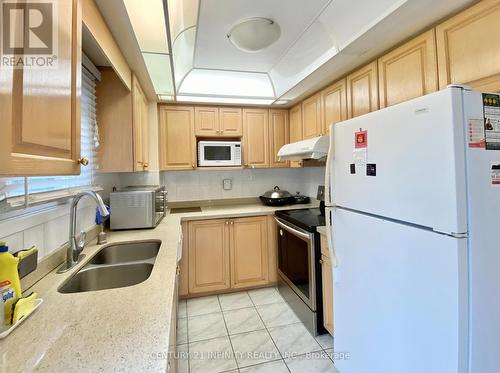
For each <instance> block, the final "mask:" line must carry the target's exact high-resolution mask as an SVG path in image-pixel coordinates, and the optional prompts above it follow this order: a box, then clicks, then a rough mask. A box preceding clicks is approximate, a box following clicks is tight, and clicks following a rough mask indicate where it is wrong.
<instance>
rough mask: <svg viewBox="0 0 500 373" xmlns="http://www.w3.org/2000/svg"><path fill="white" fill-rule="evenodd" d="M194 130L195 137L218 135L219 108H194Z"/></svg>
mask: <svg viewBox="0 0 500 373" xmlns="http://www.w3.org/2000/svg"><path fill="white" fill-rule="evenodd" d="M194 128H195V134H196V136H212V137H215V136H218V135H219V131H220V130H219V108H217V107H212V106H196V107H195V108H194Z"/></svg>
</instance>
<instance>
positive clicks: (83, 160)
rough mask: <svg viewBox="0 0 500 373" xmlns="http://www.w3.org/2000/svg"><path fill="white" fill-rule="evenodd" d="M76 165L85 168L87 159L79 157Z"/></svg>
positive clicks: (87, 162)
mask: <svg viewBox="0 0 500 373" xmlns="http://www.w3.org/2000/svg"><path fill="white" fill-rule="evenodd" d="M78 163H79V164H81V165H82V166H87V165H88V164H89V159H88V158H87V157H85V156H84V157H81V158H79V159H78Z"/></svg>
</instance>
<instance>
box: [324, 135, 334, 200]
mask: <svg viewBox="0 0 500 373" xmlns="http://www.w3.org/2000/svg"><path fill="white" fill-rule="evenodd" d="M334 132H335V126H334V125H330V142H329V145H328V156H327V157H326V169H325V205H326V206H331V205H332V192H331V182H330V175H331V172H330V168H331V164H332V160H333V139H334Z"/></svg>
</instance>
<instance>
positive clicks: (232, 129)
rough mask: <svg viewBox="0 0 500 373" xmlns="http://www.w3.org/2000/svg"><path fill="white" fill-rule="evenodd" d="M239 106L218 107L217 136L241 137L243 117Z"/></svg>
mask: <svg viewBox="0 0 500 373" xmlns="http://www.w3.org/2000/svg"><path fill="white" fill-rule="evenodd" d="M242 115H243V114H242V110H241V109H240V108H231V107H221V108H219V123H220V126H219V129H220V133H219V136H223V137H241V136H243V118H242Z"/></svg>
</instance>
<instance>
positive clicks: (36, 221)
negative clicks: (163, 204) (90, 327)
mask: <svg viewBox="0 0 500 373" xmlns="http://www.w3.org/2000/svg"><path fill="white" fill-rule="evenodd" d="M324 172H325V169H324V167H311V168H295V169H289V168H284V169H253V170H236V171H235V170H232V171H220V170H218V171H210V170H203V171H164V172H138V173H121V174H118V173H116V174H100V175H98V176H97V178H96V183H98V184H99V185H101V186H102V187H103V189H104V191H103V192H101V195H102V196H103V197H104V198H107V197H108V196H109V193H110V191H111V190H112V188H113V187H117V188H120V187H124V186H127V185H152V184H161V185H165V187H166V189H167V191H168V198H169V201H172V202H178V201H194V200H215V199H225V198H228V199H229V198H249V197H258V196H260V195H261V194H263V193H264V192H266V191H267V190H270V189H272V188H273V187H274V186H275V185H278V186H279V187H280V188H281V189H284V190H288V191H289V192H290V193H292V194H295V192H300V193H301V194H304V195H307V196H310V197H316V190H317V187H318V185H320V184H323V183H324ZM224 179H230V180H231V182H232V189H231V190H224V189H223V186H222V181H223V180H224ZM94 220H95V205H94V203H93V202H92V201H90V200H89V201H87V200H82V202H81V203H80V206H79V210H78V219H77V222H78V231H81V230H87V229H89V228H92V227H93V226H94ZM68 235H69V203H66V204H62V205H57V206H52V207H48V208H46V209H42V210H40V211H36V212H32V213H27V214H23V215H20V216H16V217H12V218H9V219H2V217H1V216H0V240H2V241H6V242H7V244H8V246H9V251H11V252H15V251H18V250H20V249H24V248H29V247H31V246H33V245H35V246H37V247H38V250H39V255H38V259H39V260H41V259H43V258H44V257H46V256H47V255H48V254H50V253H51V252H53V251H54V250H56V249H57V248H59V247H60V246H61V245H63V244H64V243H65V242H67V241H68Z"/></svg>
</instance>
